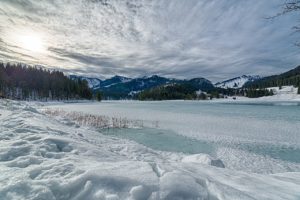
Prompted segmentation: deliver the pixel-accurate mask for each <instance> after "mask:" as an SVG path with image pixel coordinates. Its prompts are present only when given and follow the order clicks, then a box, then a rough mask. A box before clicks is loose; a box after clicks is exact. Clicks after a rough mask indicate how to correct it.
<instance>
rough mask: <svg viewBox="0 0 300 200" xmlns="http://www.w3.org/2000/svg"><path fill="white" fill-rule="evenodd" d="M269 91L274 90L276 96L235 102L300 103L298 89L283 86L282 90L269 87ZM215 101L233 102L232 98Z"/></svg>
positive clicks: (242, 98)
mask: <svg viewBox="0 0 300 200" xmlns="http://www.w3.org/2000/svg"><path fill="white" fill-rule="evenodd" d="M266 89H268V90H272V91H273V93H274V95H273V96H264V97H259V98H247V97H239V96H237V97H236V101H235V102H239V101H248V102H281V104H282V103H288V104H290V103H292V102H300V94H298V88H297V87H294V86H291V85H287V86H282V87H281V89H280V88H279V87H269V88H266ZM215 101H225V102H226V101H227V102H228V101H229V102H232V101H233V99H232V98H230V97H229V98H227V99H215Z"/></svg>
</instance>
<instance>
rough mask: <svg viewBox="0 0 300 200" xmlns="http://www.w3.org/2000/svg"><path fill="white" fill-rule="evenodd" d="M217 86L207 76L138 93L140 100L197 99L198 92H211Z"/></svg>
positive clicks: (179, 81)
mask: <svg viewBox="0 0 300 200" xmlns="http://www.w3.org/2000/svg"><path fill="white" fill-rule="evenodd" d="M214 89H215V87H214V86H213V84H212V83H211V82H210V81H209V80H207V79H205V78H194V79H191V80H178V81H177V82H176V83H172V84H165V85H160V86H157V87H154V88H150V89H147V90H144V91H142V92H141V93H139V94H138V99H139V100H172V99H197V92H196V91H199V90H200V91H199V92H200V93H202V92H201V91H205V92H211V91H212V90H214Z"/></svg>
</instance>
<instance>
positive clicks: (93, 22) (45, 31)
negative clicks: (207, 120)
mask: <svg viewBox="0 0 300 200" xmlns="http://www.w3.org/2000/svg"><path fill="white" fill-rule="evenodd" d="M283 2H284V0H272V1H270V0H43V1H41V0H0V60H1V61H3V62H12V61H13V62H22V63H27V64H31V65H43V66H46V67H48V68H51V69H53V68H55V69H59V70H61V71H64V72H66V73H68V74H77V75H84V76H89V77H99V78H107V77H111V76H114V75H123V76H128V77H139V76H149V75H153V74H157V75H161V76H166V77H173V78H194V77H205V78H208V79H209V80H211V81H213V82H216V81H220V80H225V79H228V78H232V77H236V76H240V75H243V74H246V75H263V76H265V75H272V74H277V73H280V72H284V71H287V70H289V69H291V68H293V67H296V66H297V65H299V64H300V54H299V52H300V47H297V46H296V45H295V43H296V42H297V41H298V39H299V36H300V33H299V34H297V33H294V32H293V30H292V27H293V26H295V25H297V24H298V23H299V19H300V18H299V17H298V15H297V13H295V14H293V13H292V14H290V15H285V16H281V17H278V18H275V19H267V18H268V17H271V16H274V15H276V14H277V13H278V12H280V11H281V6H282V3H283Z"/></svg>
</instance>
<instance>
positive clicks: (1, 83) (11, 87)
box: [0, 63, 93, 101]
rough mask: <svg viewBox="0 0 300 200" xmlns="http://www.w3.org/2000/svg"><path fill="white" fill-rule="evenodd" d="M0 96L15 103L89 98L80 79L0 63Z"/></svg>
mask: <svg viewBox="0 0 300 200" xmlns="http://www.w3.org/2000/svg"><path fill="white" fill-rule="evenodd" d="M0 97H1V98H9V99H17V100H41V101H48V100H72V99H92V97H93V93H92V91H91V90H90V89H89V87H88V84H87V82H86V81H84V80H71V79H70V78H68V77H67V76H65V75H64V73H63V72H60V71H56V70H53V71H50V70H46V69H43V68H41V67H36V66H27V65H23V64H12V63H0Z"/></svg>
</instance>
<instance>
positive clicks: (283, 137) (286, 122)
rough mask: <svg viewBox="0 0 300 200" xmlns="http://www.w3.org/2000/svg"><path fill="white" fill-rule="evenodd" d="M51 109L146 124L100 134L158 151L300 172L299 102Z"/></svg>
mask: <svg viewBox="0 0 300 200" xmlns="http://www.w3.org/2000/svg"><path fill="white" fill-rule="evenodd" d="M51 107H55V108H57V107H59V108H63V109H64V110H68V111H80V112H86V113H91V114H95V115H106V116H114V117H126V118H128V119H131V120H142V121H143V124H144V128H136V129H115V130H112V129H110V130H101V132H102V133H103V134H105V135H111V136H114V137H119V138H124V139H129V140H133V141H136V142H137V143H140V144H143V145H145V146H147V147H149V148H152V149H155V150H162V151H171V152H183V153H188V154H195V153H205V154H210V155H212V156H214V157H217V158H220V159H221V160H222V161H223V162H224V163H225V165H226V168H231V169H236V170H242V171H247V172H256V173H277V172H288V171H299V169H300V131H299V130H300V117H299V116H300V104H299V103H297V102H231V103H229V102H203V101H199V102H198V101H197V102H196V101H162V102H137V101H105V102H101V103H81V104H61V105H52V106H51Z"/></svg>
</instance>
